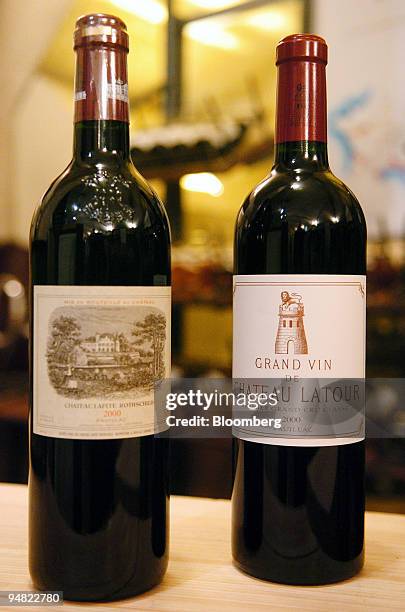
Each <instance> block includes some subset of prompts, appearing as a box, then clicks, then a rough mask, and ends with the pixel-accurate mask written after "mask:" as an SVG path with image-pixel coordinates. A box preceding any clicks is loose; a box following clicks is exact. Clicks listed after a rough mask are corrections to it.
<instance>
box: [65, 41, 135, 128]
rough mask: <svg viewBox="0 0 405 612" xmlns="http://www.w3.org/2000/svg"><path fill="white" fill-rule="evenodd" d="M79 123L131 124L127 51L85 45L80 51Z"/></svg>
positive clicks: (77, 86)
mask: <svg viewBox="0 0 405 612" xmlns="http://www.w3.org/2000/svg"><path fill="white" fill-rule="evenodd" d="M74 99H75V122H78V121H101V120H115V121H123V122H126V123H128V122H129V110H128V79H127V58H126V51H125V49H123V48H121V47H118V48H111V47H107V46H106V47H104V46H84V47H80V48H78V49H77V66H76V82H75V96H74Z"/></svg>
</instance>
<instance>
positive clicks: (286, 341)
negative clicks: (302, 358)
mask: <svg viewBox="0 0 405 612" xmlns="http://www.w3.org/2000/svg"><path fill="white" fill-rule="evenodd" d="M278 316H279V321H278V329H277V336H276V346H275V352H276V354H278V355H288V354H289V353H294V354H295V355H306V354H307V353H308V345H307V339H306V336H305V328H304V304H303V302H302V296H301V295H299V294H298V293H289V292H288V291H282V292H281V304H280V305H279V308H278Z"/></svg>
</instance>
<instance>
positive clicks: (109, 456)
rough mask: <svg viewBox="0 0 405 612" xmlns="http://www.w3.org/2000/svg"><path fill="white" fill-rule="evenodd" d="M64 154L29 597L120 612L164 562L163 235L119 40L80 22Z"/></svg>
mask: <svg viewBox="0 0 405 612" xmlns="http://www.w3.org/2000/svg"><path fill="white" fill-rule="evenodd" d="M74 41H75V43H74V44H75V50H76V53H77V62H76V84H75V125H74V154H73V160H72V162H71V163H70V164H69V166H68V167H67V169H66V170H65V171H64V172H63V173H62V174H61V175H60V176H59V177H58V178H57V179H56V180H55V181H54V182H53V183H52V185H51V186H50V188H49V189H48V191H47V193H46V194H45V196H44V198H43V201H42V203H41V204H40V206H39V208H38V210H37V211H36V213H35V215H34V218H33V221H32V230H31V282H32V294H31V304H32V308H31V418H30V477H29V497H30V504H29V506H30V511H29V530H30V535H29V564H30V571H31V576H32V578H33V581H34V584H35V586H36V588H38V589H41V590H44V589H48V590H62V591H63V592H64V596H65V598H68V599H77V600H99V599H103V600H105V599H107V600H108V599H117V598H120V597H126V596H130V595H134V594H136V593H139V592H141V591H145V590H146V589H149V588H150V587H152V586H153V585H155V584H156V583H158V582H159V581H160V580H161V578H162V576H163V574H164V572H165V570H166V566H167V560H168V542H167V534H168V487H167V477H166V476H167V475H166V468H167V450H168V449H167V441H166V440H164V439H159V438H158V437H156V436H155V433H156V426H155V418H154V405H153V383H154V381H155V380H160V379H162V378H164V377H169V376H170V311H171V306H170V305H171V288H170V233H169V226H168V221H167V218H166V214H165V212H164V209H163V206H162V204H161V202H160V201H159V199H158V197H157V196H156V194H155V193H154V192H153V191H152V189H151V188H150V187H149V185H148V184H147V183H146V182H145V180H144V179H143V178H142V177H141V176H140V175H139V174H138V172H137V171H136V170H135V168H134V166H133V165H132V162H131V159H130V154H129V121H128V117H129V115H128V85H127V59H126V56H127V52H128V35H127V32H126V26H125V24H124V23H123V22H122V21H121V20H120V19H118V18H116V17H113V16H110V15H102V14H95V15H88V16H85V17H82V18H80V19H79V20H78V22H77V24H76V31H75V36H74Z"/></svg>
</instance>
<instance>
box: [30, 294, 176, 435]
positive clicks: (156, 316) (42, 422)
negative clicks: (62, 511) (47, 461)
mask: <svg viewBox="0 0 405 612" xmlns="http://www.w3.org/2000/svg"><path fill="white" fill-rule="evenodd" d="M33 300H34V309H33V379H34V380H33V431H34V433H35V434H39V435H42V436H48V437H53V438H70V439H83V440H101V439H114V438H136V437H139V436H147V435H150V434H154V433H158V432H159V431H162V430H163V429H165V425H164V423H157V422H155V421H156V420H155V411H154V383H155V382H156V381H158V380H161V379H164V378H170V316H171V288H170V287H98V286H68V285H65V286H61V285H58V286H55V285H36V286H34V296H33Z"/></svg>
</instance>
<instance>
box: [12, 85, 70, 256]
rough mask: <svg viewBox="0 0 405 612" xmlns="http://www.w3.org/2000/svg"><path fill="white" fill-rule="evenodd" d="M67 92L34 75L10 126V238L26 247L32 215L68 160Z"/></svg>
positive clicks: (68, 98)
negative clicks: (11, 136) (11, 148)
mask: <svg viewBox="0 0 405 612" xmlns="http://www.w3.org/2000/svg"><path fill="white" fill-rule="evenodd" d="M71 98H72V96H71V95H70V92H68V91H67V90H66V89H65V88H64V87H61V86H59V85H58V84H56V83H55V82H54V81H52V80H50V79H47V78H46V77H44V76H40V75H37V74H34V75H33V76H32V77H31V78H30V80H29V82H28V84H27V86H26V90H25V93H24V98H23V99H22V100H20V103H19V108H18V113H16V114H15V121H14V124H13V156H12V160H11V163H12V168H11V170H12V177H13V178H12V190H13V195H12V207H11V208H10V210H9V213H8V214H9V215H10V219H9V220H10V235H11V238H12V239H13V240H14V241H16V242H17V243H19V244H22V245H24V244H27V241H28V236H29V228H30V223H31V217H32V213H33V211H34V209H35V207H36V206H37V204H38V203H39V201H40V199H41V198H42V196H43V194H44V192H45V191H46V190H47V189H48V187H49V185H50V183H51V182H52V181H53V179H55V178H56V177H57V176H58V174H60V172H61V171H62V170H63V169H64V168H65V167H66V166H67V164H68V162H69V160H70V158H71V157H72V135H73V101H72V99H71Z"/></svg>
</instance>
